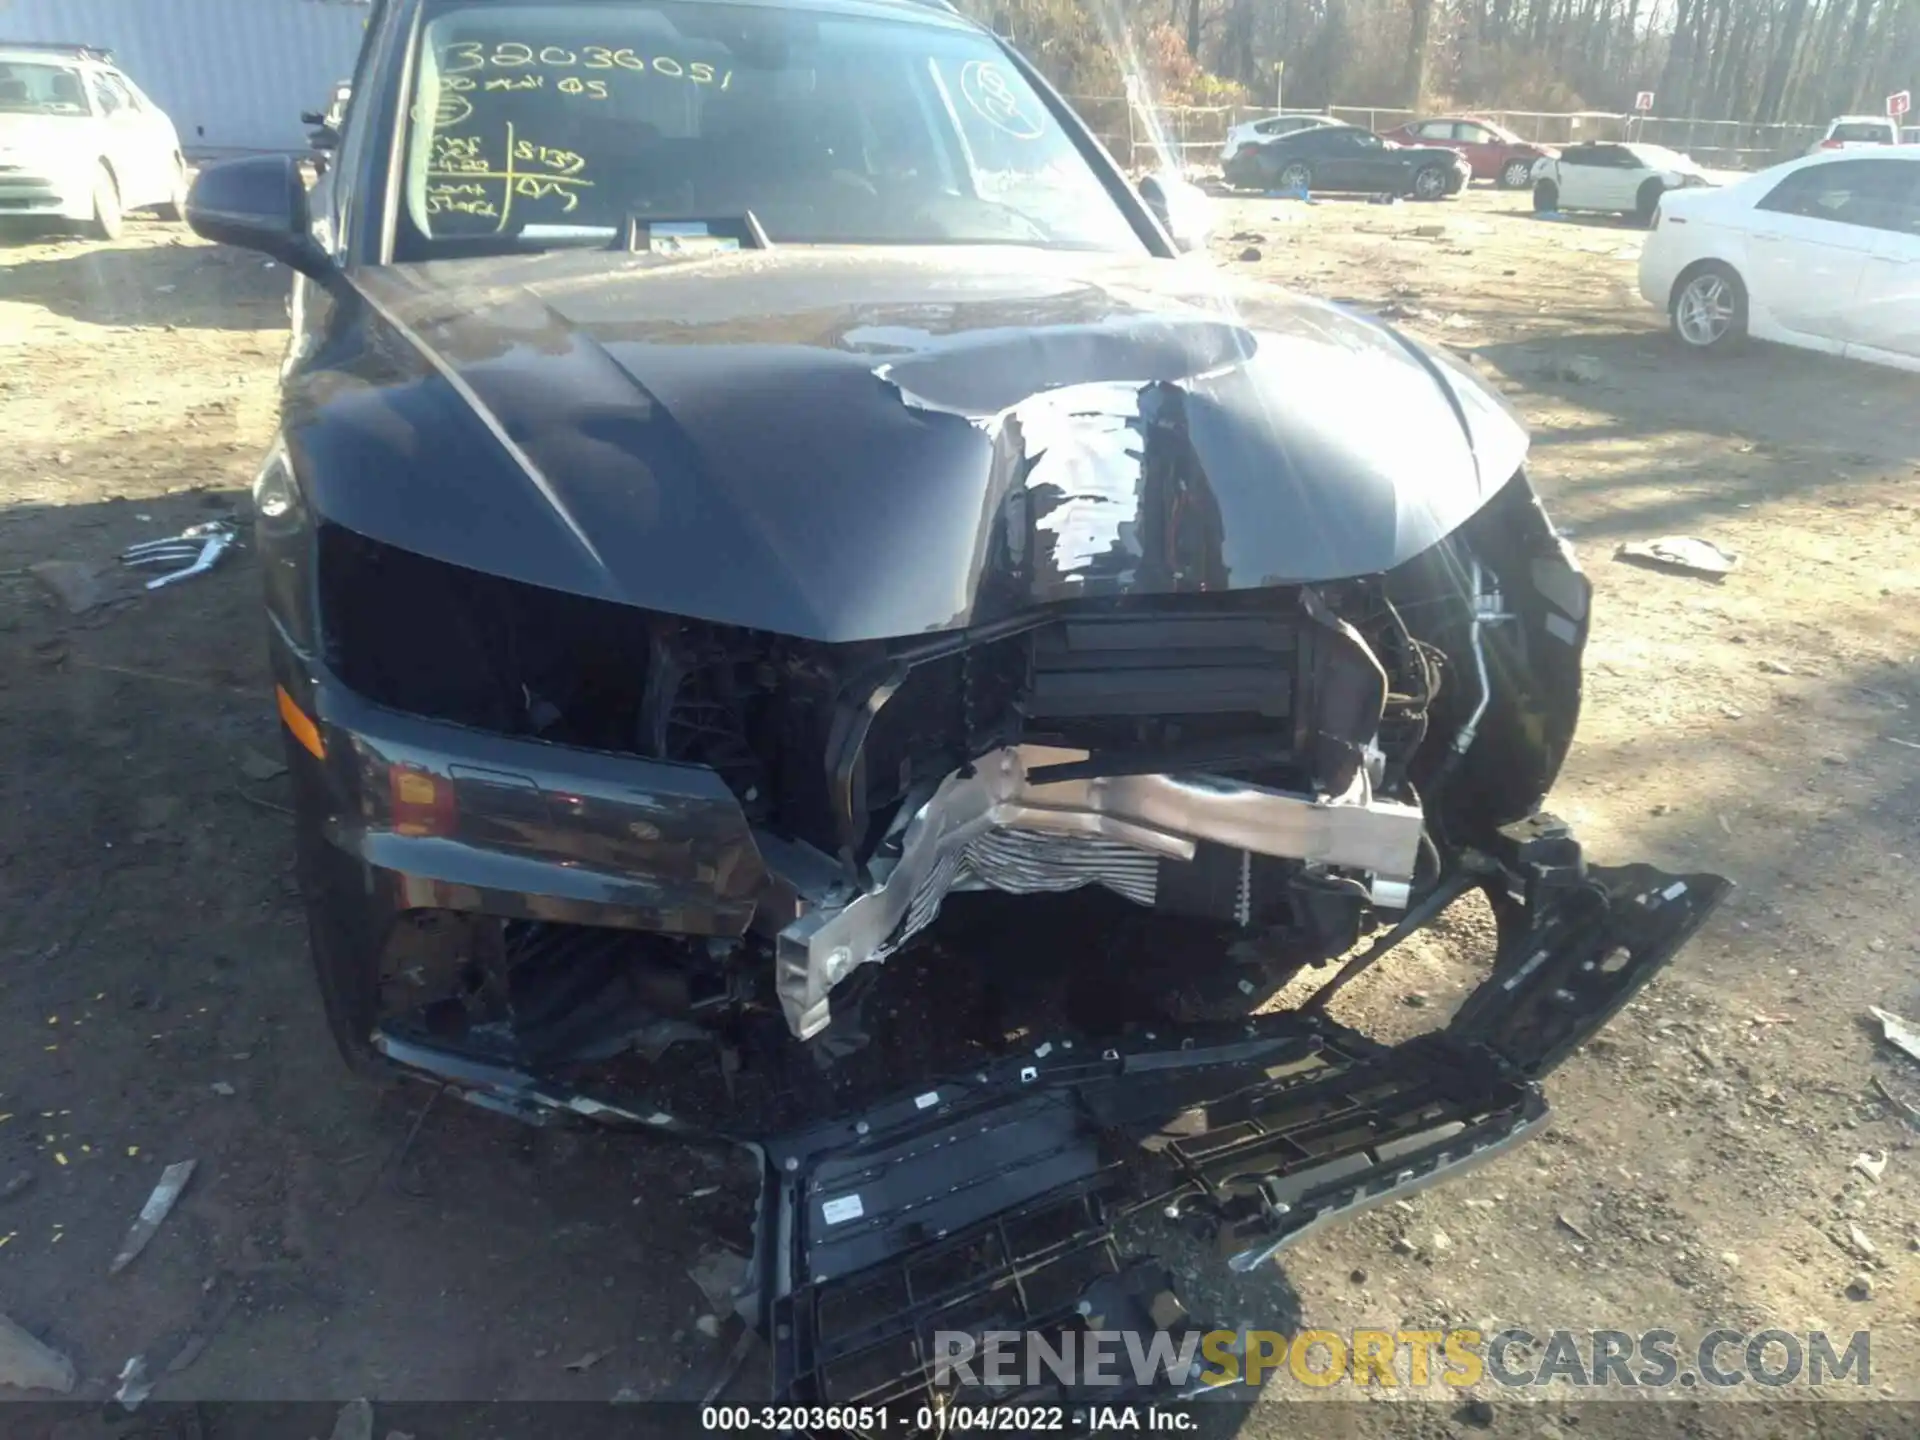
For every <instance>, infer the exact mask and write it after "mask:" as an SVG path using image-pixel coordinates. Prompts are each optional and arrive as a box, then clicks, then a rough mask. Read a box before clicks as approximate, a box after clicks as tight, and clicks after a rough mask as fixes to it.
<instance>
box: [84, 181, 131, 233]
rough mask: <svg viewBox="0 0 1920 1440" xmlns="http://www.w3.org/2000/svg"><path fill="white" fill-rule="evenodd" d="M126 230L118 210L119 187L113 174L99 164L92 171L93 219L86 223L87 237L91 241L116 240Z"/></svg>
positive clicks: (124, 222)
mask: <svg viewBox="0 0 1920 1440" xmlns="http://www.w3.org/2000/svg"><path fill="white" fill-rule="evenodd" d="M124 229H126V217H125V216H124V215H123V214H122V213H121V210H120V187H119V185H118V184H116V183H115V182H114V178H113V172H112V171H111V170H109V169H107V167H106V165H105V164H104V163H103V164H100V165H96V166H95V167H94V171H93V218H91V219H90V220H88V221H87V236H88V238H90V239H93V240H118V239H119V238H120V232H121V231H122V230H124Z"/></svg>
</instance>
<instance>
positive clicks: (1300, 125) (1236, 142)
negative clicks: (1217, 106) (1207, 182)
mask: <svg viewBox="0 0 1920 1440" xmlns="http://www.w3.org/2000/svg"><path fill="white" fill-rule="evenodd" d="M1346 123H1347V122H1346V121H1344V120H1335V119H1334V118H1333V117H1332V116H1331V115H1315V114H1312V113H1310V112H1304V111H1303V112H1300V113H1297V114H1286V115H1269V116H1268V117H1267V118H1266V119H1264V120H1249V121H1248V122H1247V123H1246V124H1244V125H1236V126H1234V127H1233V128H1232V129H1231V130H1229V131H1227V143H1226V145H1225V147H1224V148H1223V149H1222V150H1221V151H1220V163H1221V164H1222V165H1225V164H1226V163H1227V162H1228V161H1229V160H1231V159H1233V157H1234V156H1235V155H1236V154H1237V153H1238V152H1239V150H1240V147H1241V146H1242V145H1254V144H1258V143H1259V142H1260V141H1262V140H1271V139H1272V138H1273V137H1274V136H1276V135H1291V134H1293V132H1294V131H1296V130H1313V129H1317V128H1319V127H1320V126H1323V125H1345V124H1346Z"/></svg>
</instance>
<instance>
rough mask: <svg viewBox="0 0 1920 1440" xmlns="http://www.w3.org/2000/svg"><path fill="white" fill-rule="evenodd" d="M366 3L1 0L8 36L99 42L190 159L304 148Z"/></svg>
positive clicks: (348, 64) (1, 21) (346, 63)
mask: <svg viewBox="0 0 1920 1440" xmlns="http://www.w3.org/2000/svg"><path fill="white" fill-rule="evenodd" d="M369 13H370V10H369V5H368V0H0V44H5V43H6V42H7V41H9V40H38V41H68V42H71V43H74V44H81V45H99V46H103V47H105V48H106V49H108V50H111V51H112V52H113V56H114V59H115V60H116V61H117V62H118V63H119V64H120V65H121V67H122V68H124V69H125V70H126V72H127V73H128V74H129V75H131V76H132V77H133V78H134V81H135V83H136V84H138V85H139V86H140V88H141V89H142V90H145V91H146V92H147V94H149V95H151V96H152V97H153V99H154V101H155V102H156V103H157V104H158V105H159V106H160V107H161V109H163V110H165V111H166V112H167V114H168V115H170V116H171V117H172V118H173V123H174V125H175V126H177V127H178V128H179V131H180V143H181V144H182V145H183V146H184V147H185V148H186V151H187V154H188V155H189V156H204V155H217V154H220V153H223V152H233V151H244V150H285V151H303V150H305V149H306V148H307V132H306V127H305V126H303V125H302V124H301V123H300V112H301V111H302V110H323V109H325V108H326V104H327V97H328V95H329V94H331V92H332V90H333V87H334V85H335V84H336V83H337V82H339V81H341V80H345V79H346V78H348V76H350V75H351V74H352V73H353V62H354V58H355V56H357V55H358V54H359V53H360V37H361V35H362V34H363V33H364V32H365V28H366V20H367V16H368V14H369Z"/></svg>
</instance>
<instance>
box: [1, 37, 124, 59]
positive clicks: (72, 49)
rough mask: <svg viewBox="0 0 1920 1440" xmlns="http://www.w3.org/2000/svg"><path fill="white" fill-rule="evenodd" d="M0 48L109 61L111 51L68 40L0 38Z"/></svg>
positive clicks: (102, 46) (111, 57)
mask: <svg viewBox="0 0 1920 1440" xmlns="http://www.w3.org/2000/svg"><path fill="white" fill-rule="evenodd" d="M0 50H33V51H39V52H44V53H46V54H48V55H71V56H72V57H73V58H74V59H76V60H99V61H101V62H103V63H104V62H110V61H111V60H112V59H113V52H112V51H111V50H109V49H107V47H106V46H104V45H81V44H76V43H74V42H73V41H69V40H0Z"/></svg>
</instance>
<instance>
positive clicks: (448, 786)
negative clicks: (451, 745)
mask: <svg viewBox="0 0 1920 1440" xmlns="http://www.w3.org/2000/svg"><path fill="white" fill-rule="evenodd" d="M387 784H388V786H389V787H390V788H391V791H392V796H393V811H392V814H393V829H394V833H395V834H396V835H451V834H453V832H454V830H455V828H456V827H457V825H458V817H457V814H456V811H455V809H454V786H453V782H452V781H451V780H448V779H445V778H443V777H441V776H438V775H432V774H429V773H428V772H427V771H425V770H418V769H415V768H414V767H413V766H411V765H390V766H388V767H387Z"/></svg>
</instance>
